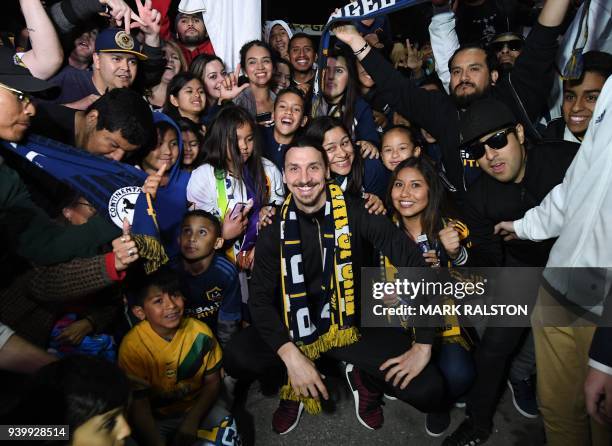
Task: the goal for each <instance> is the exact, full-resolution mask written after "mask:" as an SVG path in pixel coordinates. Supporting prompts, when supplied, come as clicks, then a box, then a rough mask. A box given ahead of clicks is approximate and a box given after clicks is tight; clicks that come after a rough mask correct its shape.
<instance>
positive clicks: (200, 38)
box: [181, 33, 208, 45]
mask: <svg viewBox="0 0 612 446" xmlns="http://www.w3.org/2000/svg"><path fill="white" fill-rule="evenodd" d="M207 39H208V36H207V35H206V33H201V34H198V35H188V36H186V35H184V36H183V37H181V42H182V43H183V44H185V45H200V44H201V43H204V42H206V40H207Z"/></svg>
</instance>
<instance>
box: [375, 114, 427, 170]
mask: <svg viewBox="0 0 612 446" xmlns="http://www.w3.org/2000/svg"><path fill="white" fill-rule="evenodd" d="M413 156H415V157H418V156H421V146H420V145H419V144H418V141H417V139H416V135H415V134H414V132H413V131H412V129H411V128H410V127H406V126H404V125H394V126H393V127H391V128H389V129H388V130H387V131H386V132H385V133H384V134H383V137H382V148H381V151H380V158H381V160H382V162H383V164H384V165H385V167H386V168H387V169H389V170H394V169H395V168H396V167H397V166H398V164H399V163H401V162H402V161H404V160H405V159H407V158H411V157H413Z"/></svg>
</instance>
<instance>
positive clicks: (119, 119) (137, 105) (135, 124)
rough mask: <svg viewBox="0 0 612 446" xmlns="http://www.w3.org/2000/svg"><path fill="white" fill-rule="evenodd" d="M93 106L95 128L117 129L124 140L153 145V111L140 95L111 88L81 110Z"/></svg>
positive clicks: (128, 90)
mask: <svg viewBox="0 0 612 446" xmlns="http://www.w3.org/2000/svg"><path fill="white" fill-rule="evenodd" d="M92 110H96V111H97V112H98V123H97V125H96V130H108V131H109V132H115V131H117V130H120V131H121V136H123V137H124V138H125V139H126V140H127V142H129V143H130V144H133V145H135V146H138V147H149V146H152V145H155V128H154V127H153V114H152V113H151V109H150V108H149V105H148V104H147V102H146V101H145V100H144V99H143V97H142V95H140V94H138V93H137V92H135V91H134V90H131V89H129V88H114V89H112V90H110V91H107V92H106V93H104V94H103V95H102V96H100V99H98V100H97V101H96V102H94V103H93V104H91V105H90V106H89V108H87V110H85V114H87V113H89V112H91V111H92Z"/></svg>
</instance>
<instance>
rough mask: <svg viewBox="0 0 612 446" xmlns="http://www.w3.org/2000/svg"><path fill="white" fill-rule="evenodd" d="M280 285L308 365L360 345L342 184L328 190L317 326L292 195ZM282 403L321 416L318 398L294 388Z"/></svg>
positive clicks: (285, 210) (286, 390)
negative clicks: (293, 403)
mask: <svg viewBox="0 0 612 446" xmlns="http://www.w3.org/2000/svg"><path fill="white" fill-rule="evenodd" d="M280 215H281V223H280V224H281V231H280V234H281V237H280V243H281V249H280V252H281V285H282V293H283V308H284V319H283V320H284V322H285V326H286V327H287V329H288V330H289V334H290V336H291V339H292V340H293V342H294V343H295V344H296V345H297V346H298V348H299V349H300V350H301V351H302V353H304V355H306V356H307V357H308V358H309V359H312V360H314V359H317V358H318V357H319V356H320V354H321V353H323V352H326V351H328V350H330V349H332V348H335V347H343V346H346V345H349V344H352V343H354V342H356V341H357V340H358V338H359V333H358V331H357V328H356V327H355V284H354V279H353V263H352V251H351V234H350V228H349V224H348V214H347V210H346V202H345V201H344V196H343V195H342V190H341V189H340V187H339V186H338V185H337V184H333V183H330V184H328V185H327V200H326V202H325V217H324V222H323V227H322V228H321V230H322V236H323V237H322V241H321V252H322V255H321V256H322V260H323V280H322V282H321V283H322V285H321V289H322V290H321V291H322V293H323V296H324V298H323V299H321V300H320V302H319V307H318V308H316V310H315V311H317V314H318V315H321V317H320V318H317V319H318V322H317V325H316V326H315V324H314V323H313V322H312V321H313V318H311V315H310V309H309V307H308V295H307V291H306V283H305V279H304V275H303V267H302V266H301V265H303V259H302V240H301V238H300V226H299V222H298V217H297V207H296V205H295V201H294V200H293V196H292V194H289V195H288V196H287V198H286V199H285V202H284V203H283V206H282V208H281V213H280ZM281 398H282V399H285V400H293V401H302V402H303V403H304V407H305V408H306V411H307V412H308V413H311V414H316V413H318V412H320V411H321V405H320V403H319V402H318V401H317V400H315V399H314V398H306V397H302V396H299V395H296V394H295V392H294V391H293V389H292V388H291V385H289V384H287V385H285V386H283V388H282V389H281Z"/></svg>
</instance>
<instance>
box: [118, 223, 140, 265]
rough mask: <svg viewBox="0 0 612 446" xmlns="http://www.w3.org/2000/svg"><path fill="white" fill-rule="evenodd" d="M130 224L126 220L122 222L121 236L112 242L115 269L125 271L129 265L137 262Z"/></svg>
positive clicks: (136, 252) (136, 250)
mask: <svg viewBox="0 0 612 446" xmlns="http://www.w3.org/2000/svg"><path fill="white" fill-rule="evenodd" d="M130 230H131V227H130V223H129V222H128V220H127V218H126V219H124V220H123V235H121V237H118V238H116V239H115V240H113V253H114V254H115V269H116V270H117V271H119V272H120V271H125V270H126V269H127V268H128V266H130V264H131V263H134V262H135V261H136V260H138V248H137V247H136V242H134V240H132V236H131V235H130Z"/></svg>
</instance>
